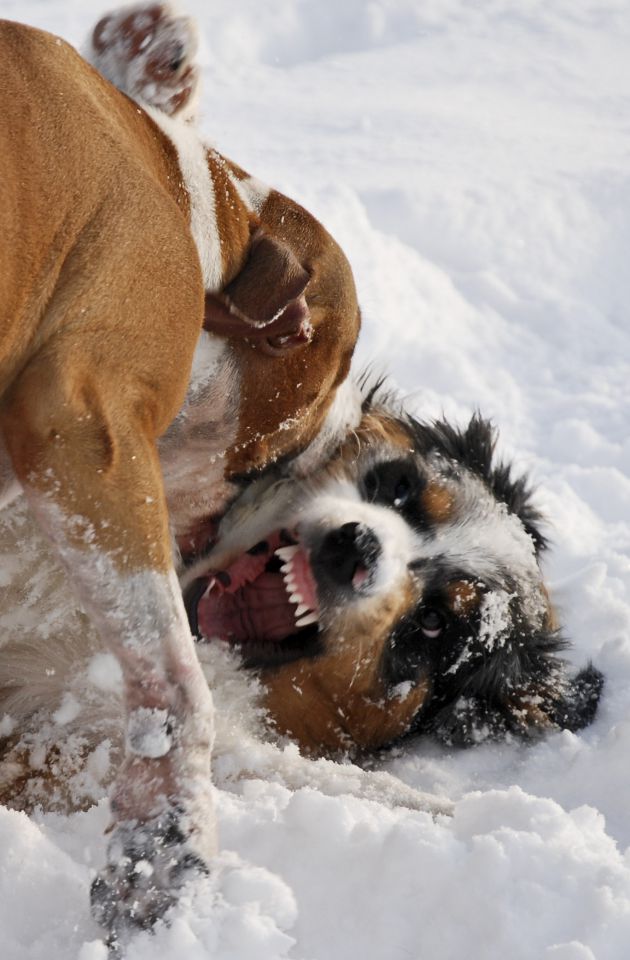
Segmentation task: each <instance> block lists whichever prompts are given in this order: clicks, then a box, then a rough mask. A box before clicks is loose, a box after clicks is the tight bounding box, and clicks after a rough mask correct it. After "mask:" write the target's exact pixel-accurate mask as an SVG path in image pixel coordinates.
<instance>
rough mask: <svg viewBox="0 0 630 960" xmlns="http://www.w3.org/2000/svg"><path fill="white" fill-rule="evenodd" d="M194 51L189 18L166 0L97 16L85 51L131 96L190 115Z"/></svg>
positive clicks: (196, 73) (167, 110)
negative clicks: (165, 1)
mask: <svg viewBox="0 0 630 960" xmlns="http://www.w3.org/2000/svg"><path fill="white" fill-rule="evenodd" d="M196 52H197V30H196V27H195V25H194V23H193V21H192V20H190V19H189V18H188V17H179V16H176V15H174V13H173V11H172V9H171V7H170V5H169V4H168V3H152V4H146V3H144V4H139V5H138V6H136V7H125V8H123V9H122V10H114V11H113V12H112V13H108V14H106V15H105V16H104V17H103V18H102V19H101V20H99V22H98V23H97V25H96V27H95V28H94V30H93V31H92V34H91V36H90V38H89V40H88V43H87V47H86V50H85V55H86V57H87V59H88V60H89V61H90V63H92V64H93V65H94V66H95V67H96V69H97V70H99V71H100V72H101V73H102V74H103V75H104V76H105V77H107V79H108V80H109V81H110V82H111V83H113V84H114V86H116V87H118V88H119V89H120V90H122V91H123V92H124V93H126V94H127V95H128V96H130V97H132V99H134V100H139V101H141V102H143V103H148V104H150V105H151V106H153V107H156V109H158V110H162V111H163V112H164V113H167V114H169V115H171V116H173V115H175V114H177V115H178V116H180V117H182V118H184V119H192V118H193V117H194V114H195V110H196V105H197V93H198V84H199V69H198V67H197V64H196V63H195V62H194V57H195V54H196Z"/></svg>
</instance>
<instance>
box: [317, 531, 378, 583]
mask: <svg viewBox="0 0 630 960" xmlns="http://www.w3.org/2000/svg"><path fill="white" fill-rule="evenodd" d="M380 553H381V545H380V543H379V541H378V538H377V537H376V534H375V533H374V531H373V530H371V529H370V528H369V527H367V526H366V525H365V524H364V523H344V524H343V525H342V526H341V527H338V528H337V529H336V530H331V531H330V533H327V534H326V536H325V537H324V539H323V541H322V544H321V546H320V548H319V551H318V557H317V561H318V566H319V568H320V569H322V568H323V569H324V570H325V571H326V576H327V577H328V579H329V580H330V581H332V582H333V583H335V584H336V585H337V586H339V587H351V588H352V589H354V590H358V589H359V588H360V587H361V586H362V585H363V584H364V583H365V582H366V580H368V579H369V577H370V572H371V571H372V569H373V568H374V566H375V564H376V562H377V560H378V558H379V555H380Z"/></svg>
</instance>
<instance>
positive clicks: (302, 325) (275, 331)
mask: <svg viewBox="0 0 630 960" xmlns="http://www.w3.org/2000/svg"><path fill="white" fill-rule="evenodd" d="M309 280H310V274H309V272H308V270H306V269H305V268H304V267H303V266H302V264H301V263H300V262H299V260H298V259H297V257H296V256H295V254H294V253H293V251H292V250H291V248H290V247H289V246H287V244H286V243H282V241H281V240H277V239H276V238H275V237H269V236H267V235H266V234H264V233H263V232H262V231H258V232H257V233H256V234H254V237H253V238H252V242H251V245H250V249H249V253H248V257H247V260H246V261H245V263H244V265H243V267H242V268H241V270H240V271H239V273H238V274H237V275H236V276H235V277H234V279H233V280H232V281H231V282H230V283H229V284H228V285H227V287H225V289H224V290H223V291H222V292H221V293H207V294H206V305H205V316H204V323H203V325H204V329H205V330H209V331H210V332H212V333H218V334H221V335H222V336H227V337H245V338H246V339H247V340H250V341H251V340H253V341H256V342H258V343H259V344H260V348H261V349H262V350H263V351H264V352H266V353H269V354H271V355H272V356H276V355H277V354H278V353H283V352H285V351H286V350H289V349H292V348H294V347H298V346H301V345H303V344H305V343H309V342H310V340H311V337H312V336H313V327H312V324H311V319H310V313H309V309H308V305H307V303H306V297H305V296H304V295H303V294H304V290H305V289H306V285H307V284H308V282H309Z"/></svg>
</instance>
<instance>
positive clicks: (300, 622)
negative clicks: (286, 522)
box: [184, 530, 321, 669]
mask: <svg viewBox="0 0 630 960" xmlns="http://www.w3.org/2000/svg"><path fill="white" fill-rule="evenodd" d="M184 604H185V607H186V612H187V614H188V620H189V623H190V627H191V630H192V632H193V634H194V635H196V636H197V637H198V638H199V640H200V641H202V642H224V643H227V644H229V645H230V646H233V647H234V648H235V649H238V651H239V653H240V655H241V657H242V660H243V664H244V666H246V667H252V668H260V669H263V668H272V667H275V666H281V665H282V664H285V663H290V662H291V661H294V660H298V659H300V658H303V657H314V656H316V655H317V654H318V653H319V652H320V646H321V643H320V629H319V599H318V589H317V583H316V580H315V576H314V574H313V570H312V568H311V562H310V556H309V551H308V550H307V549H306V547H305V546H303V545H302V544H301V543H300V542H298V540H297V538H296V536H294V535H291V534H289V533H288V532H287V531H286V530H282V531H277V532H274V533H272V534H270V535H269V536H267V537H266V538H265V540H264V541H261V542H260V543H258V544H256V545H255V546H254V547H252V548H251V549H250V550H248V551H247V552H246V553H244V554H242V555H241V556H238V557H237V558H236V559H233V560H232V562H231V563H230V564H229V566H227V567H225V568H224V569H221V570H211V571H208V573H207V574H206V575H204V576H203V577H200V578H198V579H197V580H195V581H194V582H193V583H192V584H190V586H189V587H188V588H187V589H186V591H185V593H184Z"/></svg>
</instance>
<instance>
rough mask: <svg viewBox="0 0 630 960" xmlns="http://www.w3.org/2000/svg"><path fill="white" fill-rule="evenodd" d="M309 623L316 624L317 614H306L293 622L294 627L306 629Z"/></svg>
mask: <svg viewBox="0 0 630 960" xmlns="http://www.w3.org/2000/svg"><path fill="white" fill-rule="evenodd" d="M309 623H317V614H316V613H312V612H311V613H307V614H306V616H304V617H302V618H301V619H300V620H296V621H295V625H296V627H308V625H309Z"/></svg>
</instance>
